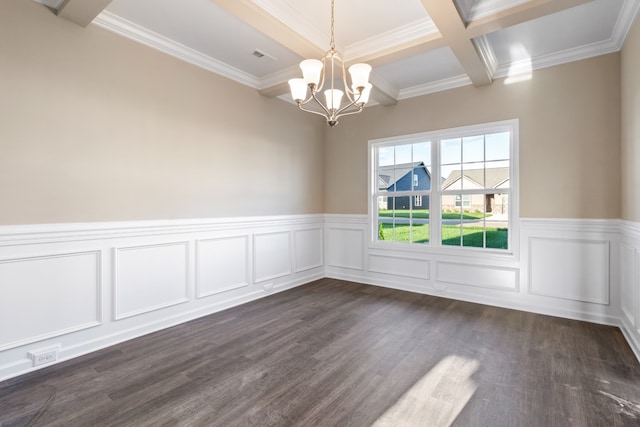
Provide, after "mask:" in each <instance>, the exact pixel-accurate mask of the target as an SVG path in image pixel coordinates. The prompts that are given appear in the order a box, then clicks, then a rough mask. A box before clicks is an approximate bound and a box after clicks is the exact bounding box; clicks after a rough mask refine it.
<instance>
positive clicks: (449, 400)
mask: <svg viewBox="0 0 640 427" xmlns="http://www.w3.org/2000/svg"><path fill="white" fill-rule="evenodd" d="M478 367H479V363H478V362H477V361H476V360H471V359H466V358H464V357H460V356H447V357H446V358H444V359H442V360H441V361H440V362H438V364H437V365H436V366H434V367H433V368H432V369H431V370H430V371H429V372H428V373H427V374H426V375H425V376H424V377H422V378H421V379H420V380H419V381H418V382H416V383H415V384H414V385H413V387H411V388H410V389H409V390H408V391H407V392H406V393H405V394H404V395H403V396H402V397H401V398H400V399H399V400H398V401H397V402H396V403H395V404H394V405H393V406H392V407H390V408H389V409H388V410H387V411H386V412H385V413H384V414H382V416H380V418H378V419H377V420H376V422H375V423H374V424H373V425H374V426H375V427H386V426H394V427H398V426H416V425H428V426H434V427H436V426H438V427H439V426H450V425H451V424H452V423H453V421H454V420H455V419H456V417H457V416H458V414H459V413H460V412H461V411H462V409H463V408H464V406H465V405H466V404H467V402H468V401H469V399H471V397H472V396H473V394H474V393H475V391H476V389H477V388H478V386H477V385H476V383H475V382H474V381H473V380H472V379H471V377H472V376H473V374H474V373H475V372H476V371H477V370H478Z"/></svg>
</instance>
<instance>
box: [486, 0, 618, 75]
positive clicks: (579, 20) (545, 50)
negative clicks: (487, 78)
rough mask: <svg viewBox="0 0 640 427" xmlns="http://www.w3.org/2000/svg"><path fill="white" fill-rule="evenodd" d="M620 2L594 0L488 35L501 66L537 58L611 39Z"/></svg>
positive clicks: (615, 0)
mask: <svg viewBox="0 0 640 427" xmlns="http://www.w3.org/2000/svg"><path fill="white" fill-rule="evenodd" d="M623 3H624V1H623V0H596V1H593V2H591V3H587V4H585V5H583V6H578V7H574V8H572V9H567V10H565V11H563V12H559V13H556V14H553V15H548V16H545V17H542V18H538V19H535V20H532V21H528V22H525V23H523V24H519V25H515V26H513V27H510V28H506V29H504V30H501V31H497V32H495V33H492V34H489V35H488V36H487V39H488V41H489V43H490V45H491V46H492V48H493V51H494V53H495V56H496V58H497V59H498V63H499V64H501V65H504V64H507V63H509V62H513V61H522V60H528V59H535V58H540V57H543V56H545V55H551V54H557V53H558V52H562V51H566V50H569V49H578V48H582V47H584V46H589V45H593V44H594V43H599V42H603V41H604V42H607V41H609V40H610V39H611V37H612V33H613V30H614V28H615V26H616V22H617V20H618V17H619V15H620V11H621V8H622V6H623Z"/></svg>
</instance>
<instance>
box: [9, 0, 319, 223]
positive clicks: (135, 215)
mask: <svg viewBox="0 0 640 427" xmlns="http://www.w3.org/2000/svg"><path fill="white" fill-rule="evenodd" d="M0 40H2V42H0V201H1V205H0V224H5V225H6V224H29V223H58V222H89V221H114V220H152V219H172V218H205V217H221V216H251V215H277V214H306V213H322V212H323V211H324V205H323V179H322V176H323V171H324V165H323V163H322V159H323V140H324V127H323V126H324V124H323V122H322V120H317V118H315V117H313V116H307V115H305V114H302V113H300V112H298V111H297V110H296V108H295V106H293V105H289V104H287V103H285V102H283V101H280V100H277V99H267V98H265V97H262V96H260V95H259V94H258V93H257V91H256V90H254V89H251V88H247V87H245V86H242V85H240V84H237V83H235V82H232V81H230V80H227V79H225V78H222V77H220V76H217V75H215V74H213V73H211V72H208V71H205V70H202V69H199V68H197V67H195V66H192V65H189V64H186V63H184V62H182V61H179V60H178V59H175V58H172V57H170V56H168V55H166V54H163V53H160V52H157V51H155V50H153V49H150V48H147V47H144V46H142V45H140V44H138V43H135V42H133V41H129V40H127V39H125V38H123V37H120V36H116V35H114V34H111V33H109V32H107V31H105V30H103V29H100V28H98V27H95V26H91V25H90V26H89V27H88V28H86V29H85V28H81V27H79V26H77V25H75V24H72V23H69V22H67V21H65V20H63V19H61V18H57V17H56V16H54V15H53V13H51V12H50V11H49V10H48V9H46V8H45V7H44V6H41V5H39V4H36V3H35V2H32V1H25V0H3V1H1V2H0Z"/></svg>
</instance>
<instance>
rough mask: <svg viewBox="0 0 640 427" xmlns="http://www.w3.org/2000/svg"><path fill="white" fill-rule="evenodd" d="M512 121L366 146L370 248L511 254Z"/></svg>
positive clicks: (513, 194)
mask: <svg viewBox="0 0 640 427" xmlns="http://www.w3.org/2000/svg"><path fill="white" fill-rule="evenodd" d="M517 127H518V122H517V120H510V121H505V122H498V123H490V124H486V125H477V126H468V127H463V128H457V129H448V130H443V131H436V132H428V133H423V134H417V135H409V136H403V137H397V138H386V139H383V140H375V141H370V143H369V145H370V155H371V174H370V180H371V185H370V188H371V194H370V197H371V199H370V200H371V209H370V219H371V224H372V241H373V243H374V244H380V245H386V244H408V245H412V246H410V247H416V248H420V247H422V248H438V247H440V248H449V249H450V248H452V247H456V246H457V247H461V248H479V249H483V250H486V249H489V250H495V251H512V250H513V246H514V244H513V235H514V230H513V227H514V218H517V212H515V210H516V209H517V204H514V200H517V194H516V190H517V185H516V181H517V173H516V172H517V170H516V168H517V155H516V153H517V151H516V149H517Z"/></svg>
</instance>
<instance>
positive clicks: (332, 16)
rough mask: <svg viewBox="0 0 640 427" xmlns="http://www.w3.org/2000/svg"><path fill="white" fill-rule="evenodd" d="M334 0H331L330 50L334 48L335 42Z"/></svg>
mask: <svg viewBox="0 0 640 427" xmlns="http://www.w3.org/2000/svg"><path fill="white" fill-rule="evenodd" d="M334 7H335V5H334V0H331V50H332V51H335V50H336V43H335V40H334V36H333V31H334V27H335V14H334Z"/></svg>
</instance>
